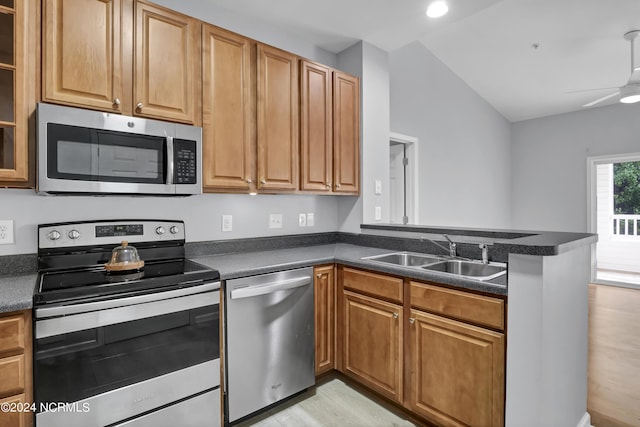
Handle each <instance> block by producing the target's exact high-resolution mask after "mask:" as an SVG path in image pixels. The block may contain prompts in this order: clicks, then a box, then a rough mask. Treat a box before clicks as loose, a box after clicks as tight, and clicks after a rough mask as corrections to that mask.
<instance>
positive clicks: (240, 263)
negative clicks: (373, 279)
mask: <svg viewBox="0 0 640 427" xmlns="http://www.w3.org/2000/svg"><path fill="white" fill-rule="evenodd" d="M388 252H393V251H390V250H389V249H380V248H371V247H363V246H357V245H350V244H344V243H337V244H330V245H320V246H306V247H298V248H291V249H278V250H272V251H261V252H249V253H235V254H223V255H209V256H202V257H197V258H193V261H196V262H199V263H201V264H204V265H206V266H209V267H211V268H215V269H217V270H218V271H219V272H220V276H221V278H222V279H223V280H228V279H235V278H238V277H246V276H253V275H257V274H265V273H272V272H275V271H280V270H290V269H294V268H302V267H308V266H312V265H320V264H327V263H334V262H336V263H339V264H344V265H348V266H351V267H358V268H365V269H367V270H372V271H378V272H380V273H387V274H393V275H396V276H402V277H408V278H411V279H417V280H427V281H433V282H438V283H443V284H447V285H451V286H456V287H459V288H463V289H469V290H474V291H481V292H487V293H491V294H496V295H506V294H507V286H506V277H505V276H502V277H499V278H497V279H494V280H492V281H488V282H481V281H478V280H472V279H466V278H463V277H456V276H451V275H448V274H444V273H439V272H432V271H427V270H422V269H417V268H410V267H400V266H394V265H391V264H389V265H387V264H381V263H378V262H375V261H371V260H366V259H362V258H363V257H368V256H373V255H380V254H384V253H388Z"/></svg>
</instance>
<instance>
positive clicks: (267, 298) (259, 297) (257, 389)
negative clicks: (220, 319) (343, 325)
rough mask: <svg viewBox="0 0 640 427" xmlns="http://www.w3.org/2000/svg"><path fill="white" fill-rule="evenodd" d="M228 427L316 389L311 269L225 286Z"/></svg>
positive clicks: (255, 277)
mask: <svg viewBox="0 0 640 427" xmlns="http://www.w3.org/2000/svg"><path fill="white" fill-rule="evenodd" d="M225 295H226V304H225V316H226V346H225V348H226V356H227V357H226V358H225V361H226V368H227V369H226V378H227V381H226V384H227V389H226V398H225V406H226V410H225V420H226V424H230V423H234V422H235V421H238V420H240V419H242V418H244V417H246V416H247V415H250V414H253V413H254V412H256V411H259V410H260V409H263V408H265V407H267V406H269V405H272V404H274V403H275V402H278V401H280V400H282V399H284V398H287V397H289V396H292V395H294V394H296V393H298V392H300V391H303V390H305V389H306V388H308V387H310V386H312V385H314V383H315V367H314V364H315V360H314V357H315V355H314V313H313V311H314V310H313V268H311V267H309V268H301V269H297V270H289V271H282V272H278V273H271V274H264V275H260V276H251V277H246V278H242V279H234V280H228V281H227V282H226V291H225Z"/></svg>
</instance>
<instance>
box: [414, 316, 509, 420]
mask: <svg viewBox="0 0 640 427" xmlns="http://www.w3.org/2000/svg"><path fill="white" fill-rule="evenodd" d="M409 324H410V332H409V333H410V337H411V341H410V355H411V399H410V409H411V410H412V411H413V412H415V413H416V414H419V415H421V416H423V417H425V418H427V419H429V420H431V421H433V422H435V423H437V424H438V425H442V426H455V427H458V426H460V427H462V426H487V427H500V426H502V425H503V423H504V415H503V412H504V335H503V334H501V333H498V332H494V331H490V330H487V329H483V328H479V327H477V326H472V325H468V324H465V323H462V322H458V321H455V320H451V319H447V318H445V317H441V316H437V315H433V314H429V313H425V312H422V311H418V310H411V313H410V318H409Z"/></svg>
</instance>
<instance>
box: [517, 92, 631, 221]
mask: <svg viewBox="0 0 640 427" xmlns="http://www.w3.org/2000/svg"><path fill="white" fill-rule="evenodd" d="M639 117H640V105H637V104H636V105H622V104H615V105H611V106H606V107H599V108H593V109H588V110H583V111H578V112H574V113H567V114H560V115H556V116H550V117H543V118H540V119H533V120H526V121H522V122H517V123H514V124H513V125H512V158H511V167H512V171H511V175H512V179H513V183H512V189H511V190H512V196H511V211H512V224H513V226H514V228H522V229H536V230H553V231H576V232H586V231H587V230H588V229H587V162H586V159H587V157H591V156H601V155H609V154H623V153H634V152H638V151H639V147H640V120H639Z"/></svg>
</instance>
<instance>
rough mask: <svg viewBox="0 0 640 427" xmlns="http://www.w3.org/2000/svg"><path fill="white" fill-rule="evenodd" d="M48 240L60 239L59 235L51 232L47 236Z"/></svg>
mask: <svg viewBox="0 0 640 427" xmlns="http://www.w3.org/2000/svg"><path fill="white" fill-rule="evenodd" d="M47 237H48V238H49V240H58V239H59V238H60V237H61V234H60V232H59V231H58V230H51V231H50V232H49V234H47Z"/></svg>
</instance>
